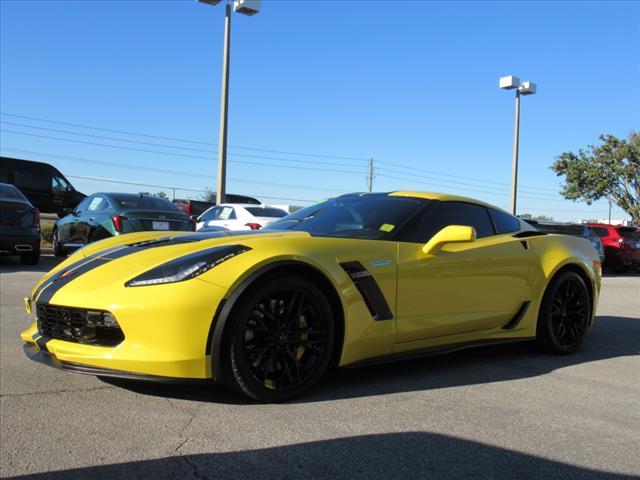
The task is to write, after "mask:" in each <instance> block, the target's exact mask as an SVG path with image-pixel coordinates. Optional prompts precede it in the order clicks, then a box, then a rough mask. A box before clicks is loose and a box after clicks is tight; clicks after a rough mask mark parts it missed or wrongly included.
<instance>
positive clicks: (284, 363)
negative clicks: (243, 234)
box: [229, 277, 335, 402]
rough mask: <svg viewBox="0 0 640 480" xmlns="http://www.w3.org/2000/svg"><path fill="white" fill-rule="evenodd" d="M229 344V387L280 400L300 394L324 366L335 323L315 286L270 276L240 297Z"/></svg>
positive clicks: (320, 375) (265, 398)
mask: <svg viewBox="0 0 640 480" xmlns="http://www.w3.org/2000/svg"><path fill="white" fill-rule="evenodd" d="M241 303H242V306H241V307H240V308H239V309H238V312H237V314H234V315H233V319H232V322H233V325H232V333H231V342H230V344H231V345H230V347H231V348H230V352H229V353H230V355H229V357H230V360H231V362H230V367H231V373H232V377H233V378H232V382H231V383H232V385H233V386H235V387H236V388H237V389H239V390H240V391H241V392H242V393H244V394H245V395H248V396H249V397H251V398H253V399H255V400H259V401H264V402H278V401H284V400H288V399H290V398H293V397H295V396H297V395H300V394H301V393H303V392H304V391H305V390H307V389H308V388H310V387H311V386H312V385H313V384H314V383H316V382H317V381H318V380H319V379H320V377H322V375H323V374H324V372H325V371H326V370H327V367H328V365H329V361H330V359H331V354H332V351H333V345H334V337H335V325H334V319H333V314H332V310H331V307H330V305H329V303H328V302H327V300H326V298H325V296H324V295H323V293H322V292H321V291H320V289H318V288H317V287H316V286H315V285H314V284H312V283H311V282H308V281H307V280H304V279H303V278H298V277H285V278H278V279H273V280H272V281H270V282H268V283H263V284H261V285H259V286H258V287H257V288H255V289H253V290H252V291H251V292H250V293H249V294H248V295H247V296H246V297H245V298H243V299H241Z"/></svg>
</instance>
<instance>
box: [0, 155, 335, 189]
mask: <svg viewBox="0 0 640 480" xmlns="http://www.w3.org/2000/svg"><path fill="white" fill-rule="evenodd" d="M0 148H2V150H7V151H10V152H18V153H26V154H29V155H37V156H39V157H53V158H60V159H63V160H71V161H76V162H84V163H89V164H93V165H104V166H108V167H118V168H125V169H129V170H141V171H146V172H156V173H166V174H170V175H181V176H184V177H189V178H199V179H202V178H208V179H215V178H216V177H215V175H204V174H196V173H189V172H185V171H179V170H167V169H160V168H149V167H141V166H137V165H127V164H124V163H116V162H107V161H104V160H92V159H88V158H81V157H73V156H69V155H60V154H55V153H44V152H36V151H33V150H23V149H20V148H10V147H4V146H2V147H0ZM229 180H232V181H234V182H239V183H249V184H254V185H264V186H272V187H284V188H298V189H300V188H301V189H306V190H319V191H326V192H334V193H347V192H346V191H339V190H335V189H333V188H324V187H315V186H311V185H292V184H287V183H276V182H264V181H259V180H248V179H244V178H236V177H229ZM148 186H153V185H148ZM198 191H199V190H198Z"/></svg>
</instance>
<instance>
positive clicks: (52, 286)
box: [36, 257, 111, 303]
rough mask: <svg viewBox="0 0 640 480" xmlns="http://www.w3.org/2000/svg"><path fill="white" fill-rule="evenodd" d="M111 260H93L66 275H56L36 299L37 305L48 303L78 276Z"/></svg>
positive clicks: (98, 258)
mask: <svg viewBox="0 0 640 480" xmlns="http://www.w3.org/2000/svg"><path fill="white" fill-rule="evenodd" d="M110 261H111V259H108V258H100V257H97V258H93V259H91V260H90V261H89V262H87V263H85V264H84V265H82V266H80V267H78V268H76V269H75V270H71V271H69V272H68V273H67V274H66V275H65V274H64V273H62V274H61V275H57V276H56V278H55V279H53V280H52V281H51V282H50V283H49V284H48V286H47V287H46V288H44V289H43V290H42V293H41V294H40V296H39V297H37V299H36V301H37V303H49V302H50V301H51V298H52V297H53V296H54V295H55V294H56V293H57V292H58V291H59V290H60V289H61V288H62V287H64V286H65V285H67V284H69V283H70V282H72V281H73V280H75V279H76V278H78V277H79V276H80V275H83V274H85V273H87V272H90V271H91V270H93V269H94V268H96V267H99V266H101V265H104V264H105V263H109V262H110Z"/></svg>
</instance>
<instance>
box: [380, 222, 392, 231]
mask: <svg viewBox="0 0 640 480" xmlns="http://www.w3.org/2000/svg"><path fill="white" fill-rule="evenodd" d="M395 227H396V226H395V225H391V224H390V223H383V224H382V225H381V226H380V230H382V231H383V232H390V231H391V230H393V229H394V228H395Z"/></svg>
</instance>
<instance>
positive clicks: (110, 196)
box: [53, 193, 195, 257]
mask: <svg viewBox="0 0 640 480" xmlns="http://www.w3.org/2000/svg"><path fill="white" fill-rule="evenodd" d="M194 229H195V224H194V221H193V220H191V219H190V218H189V217H188V216H187V214H186V213H184V212H181V211H180V210H178V208H177V207H176V206H175V205H174V204H172V203H171V202H170V201H168V200H165V199H162V198H158V197H151V196H146V195H135V194H131V193H94V194H93V195H89V196H88V197H87V198H85V199H84V200H83V201H82V202H80V204H79V205H78V206H77V207H76V208H75V209H74V210H73V212H71V213H70V214H69V215H67V216H66V217H64V218H61V219H60V220H58V221H57V222H56V225H55V227H54V229H53V253H54V254H55V255H56V256H59V257H64V256H66V255H67V253H68V252H69V251H70V250H73V249H76V248H80V247H83V246H84V245H86V244H88V243H91V242H95V241H96V240H102V239H103V238H108V237H111V236H116V235H122V234H124V233H131V232H140V231H145V230H161V231H162V230H166V231H169V230H171V231H193V230H194Z"/></svg>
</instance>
